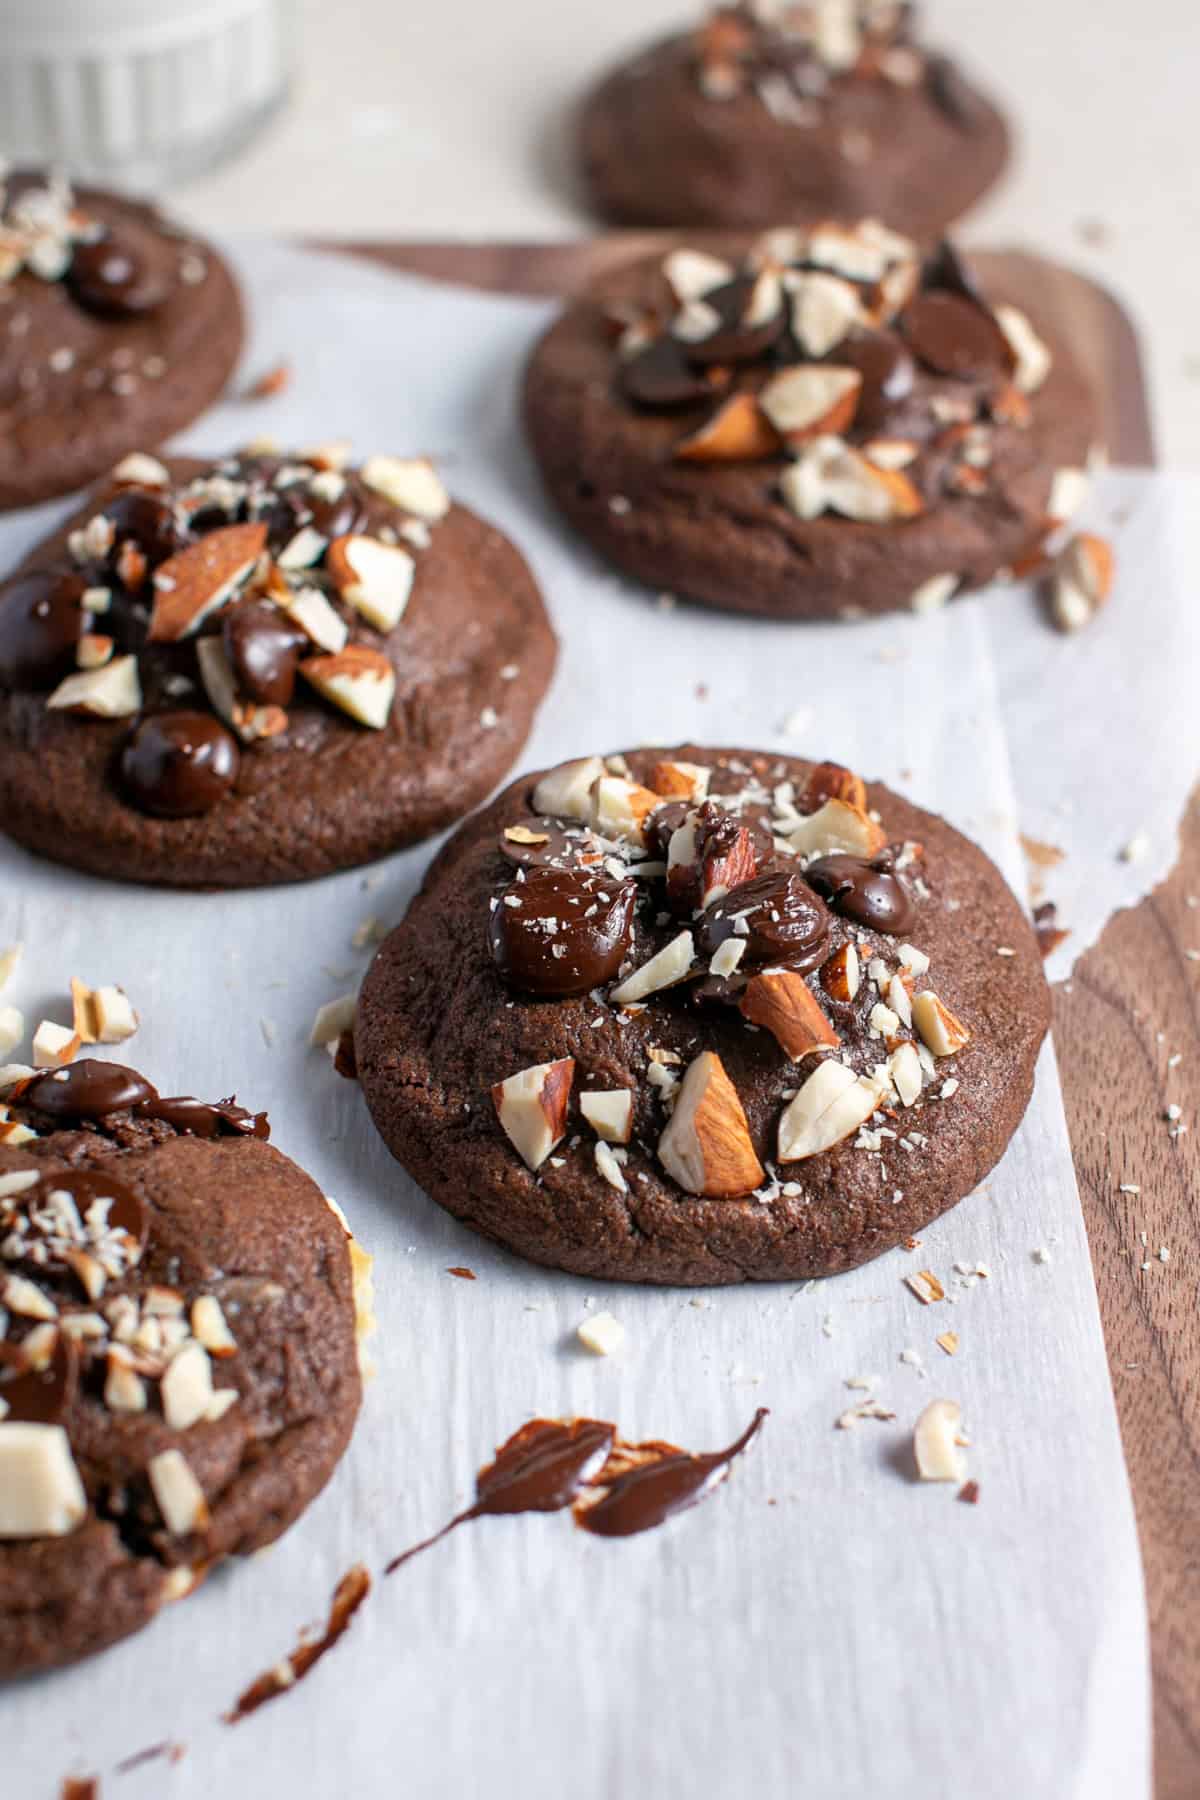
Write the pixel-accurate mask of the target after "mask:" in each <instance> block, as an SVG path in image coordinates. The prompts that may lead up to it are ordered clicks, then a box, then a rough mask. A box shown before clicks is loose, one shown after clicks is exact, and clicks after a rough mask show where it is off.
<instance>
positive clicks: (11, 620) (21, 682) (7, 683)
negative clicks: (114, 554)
mask: <svg viewBox="0 0 1200 1800" xmlns="http://www.w3.org/2000/svg"><path fill="white" fill-rule="evenodd" d="M86 587H87V583H86V581H85V580H84V579H83V577H82V576H81V575H76V574H75V573H74V572H73V571H71V570H69V569H40V570H36V571H35V572H34V573H33V574H32V575H18V576H17V577H16V578H15V580H13V581H6V582H5V583H4V586H3V587H0V687H12V688H50V687H54V686H55V685H56V684H57V683H58V682H59V681H61V680H62V678H63V676H64V675H69V674H70V673H71V671H72V670H73V669H74V667H75V646H76V644H77V643H78V641H79V635H80V632H81V631H82V629H83V620H84V613H83V606H82V603H83V595H84V591H85V589H86Z"/></svg>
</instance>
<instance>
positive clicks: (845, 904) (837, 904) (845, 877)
mask: <svg viewBox="0 0 1200 1800" xmlns="http://www.w3.org/2000/svg"><path fill="white" fill-rule="evenodd" d="M804 879H805V881H807V882H809V883H810V884H811V885H812V886H813V887H814V888H815V889H816V890H817V892H818V894H820V895H821V896H822V897H823V898H824V899H825V900H826V901H828V903H829V905H830V906H831V907H832V908H833V910H834V912H836V913H841V915H842V917H843V918H846V919H853V920H854V923H855V924H856V925H865V926H867V927H869V929H870V930H872V931H883V932H886V933H887V934H888V935H889V936H890V937H896V936H898V935H899V934H900V933H901V932H905V931H908V930H909V929H910V928H911V926H912V923H913V920H914V919H915V917H916V913H915V910H914V908H913V903H912V901H911V899H910V898H909V894H908V889H907V888H906V887H905V885H904V883H903V881H901V879H900V877H899V875H897V874H896V871H895V869H894V867H893V864H892V858H891V856H890V855H888V854H887V853H886V852H885V853H884V854H883V855H882V856H877V857H876V858H875V859H874V861H873V862H868V861H866V859H865V858H864V857H861V856H822V857H819V858H818V860H817V861H816V862H812V863H809V865H808V867H807V868H806V869H805V871H804Z"/></svg>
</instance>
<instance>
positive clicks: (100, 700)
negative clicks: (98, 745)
mask: <svg viewBox="0 0 1200 1800" xmlns="http://www.w3.org/2000/svg"><path fill="white" fill-rule="evenodd" d="M46 705H47V706H48V707H49V708H50V710H51V711H52V712H81V713H88V714H90V716H91V717H92V718H96V719H127V718H130V717H131V716H132V715H133V714H134V713H136V712H139V711H140V710H141V705H142V685H141V682H140V681H139V680H138V665H137V657H136V656H117V657H114V658H113V660H112V661H111V662H107V663H104V664H102V666H101V667H100V668H98V669H82V670H80V672H79V674H77V675H68V676H67V677H66V679H65V680H63V681H60V682H59V684H58V686H57V687H56V688H55V690H54V692H53V693H52V694H51V695H50V698H49V699H48V700H47V701H46Z"/></svg>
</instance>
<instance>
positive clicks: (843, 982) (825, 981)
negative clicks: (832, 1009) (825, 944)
mask: <svg viewBox="0 0 1200 1800" xmlns="http://www.w3.org/2000/svg"><path fill="white" fill-rule="evenodd" d="M861 980H862V971H861V970H860V968H859V965H858V951H857V950H856V949H855V947H854V945H853V944H843V945H842V947H841V949H840V950H835V951H834V953H833V955H832V956H831V957H830V958H829V961H828V962H827V963H824V964H823V965H822V968H821V986H822V987H823V988H824V989H825V992H826V993H827V994H828V995H829V998H830V999H831V1000H843V1001H845V1000H853V998H854V996H855V995H856V994H857V992H858V986H859V982H860V981H861Z"/></svg>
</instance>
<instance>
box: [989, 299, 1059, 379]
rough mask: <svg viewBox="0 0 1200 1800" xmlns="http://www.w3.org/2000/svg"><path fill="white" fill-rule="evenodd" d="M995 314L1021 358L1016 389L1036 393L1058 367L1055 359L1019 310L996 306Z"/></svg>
mask: <svg viewBox="0 0 1200 1800" xmlns="http://www.w3.org/2000/svg"><path fill="white" fill-rule="evenodd" d="M992 312H993V314H994V316H995V320H996V323H997V325H999V327H1000V329H1001V331H1002V332H1003V333H1004V336H1005V338H1006V340H1007V342H1008V347H1009V349H1010V350H1011V351H1012V353H1013V355H1014V356H1015V357H1016V359H1017V366H1016V369H1015V370H1014V371H1013V381H1014V383H1015V385H1016V387H1017V388H1018V389H1019V391H1020V392H1021V393H1022V394H1036V393H1037V391H1038V389H1039V388H1040V387H1041V386H1042V384H1043V382H1044V381H1045V379H1046V377H1047V375H1049V373H1050V370H1051V369H1052V367H1053V366H1054V358H1053V356H1052V355H1051V353H1050V351H1049V350H1048V349H1047V347H1046V345H1045V344H1043V342H1042V340H1041V338H1040V337H1039V336H1038V334H1037V332H1036V331H1035V330H1034V329H1033V326H1032V325H1031V324H1030V322H1029V320H1028V318H1027V317H1026V316H1025V314H1024V313H1023V312H1022V311H1021V310H1020V308H1019V307H1016V306H995V307H993V308H992Z"/></svg>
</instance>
